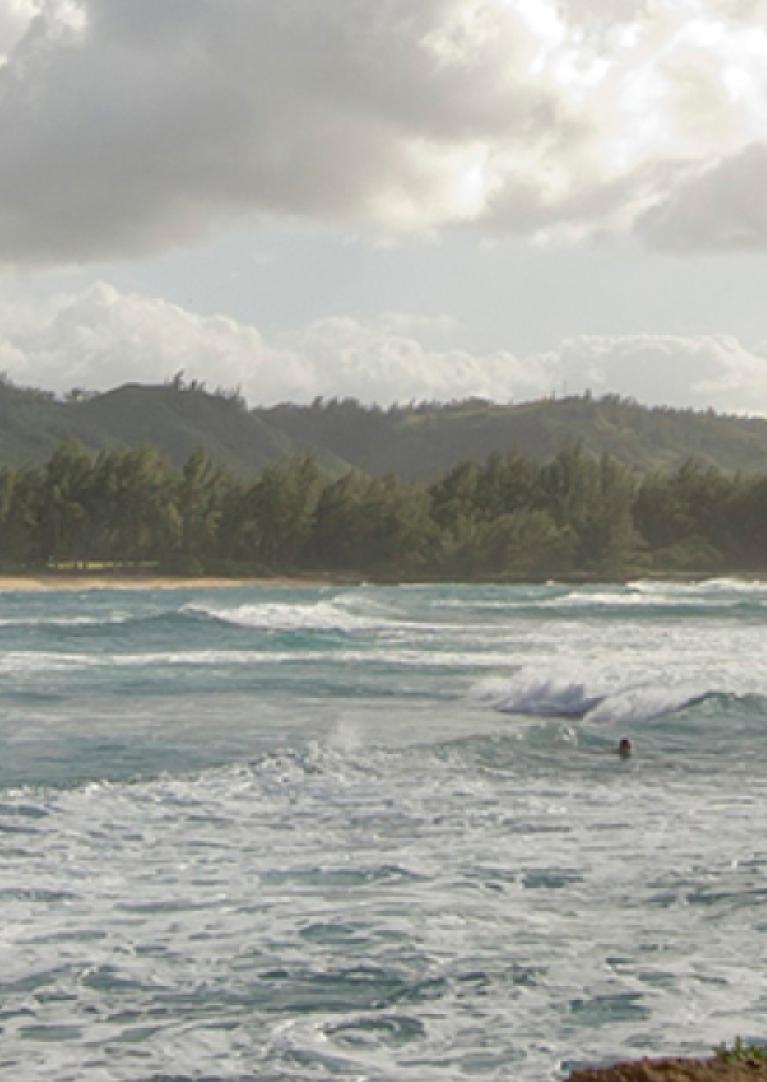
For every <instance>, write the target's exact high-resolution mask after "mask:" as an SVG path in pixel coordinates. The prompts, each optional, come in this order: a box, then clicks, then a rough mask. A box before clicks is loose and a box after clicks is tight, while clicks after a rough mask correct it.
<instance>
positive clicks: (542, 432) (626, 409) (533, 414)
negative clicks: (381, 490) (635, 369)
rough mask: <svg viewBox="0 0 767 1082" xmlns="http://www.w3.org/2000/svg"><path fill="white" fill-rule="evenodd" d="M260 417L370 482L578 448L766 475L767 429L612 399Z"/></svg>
mask: <svg viewBox="0 0 767 1082" xmlns="http://www.w3.org/2000/svg"><path fill="white" fill-rule="evenodd" d="M261 416H263V417H264V418H268V419H269V421H270V422H271V423H272V424H274V425H275V427H279V428H280V430H281V431H283V432H286V433H287V434H288V435H289V436H291V438H292V439H293V440H295V441H296V443H298V444H301V445H302V446H304V447H311V446H321V447H324V448H327V449H328V450H330V451H332V452H333V454H335V455H337V456H338V457H339V458H341V459H344V460H346V461H348V462H353V463H354V464H355V465H357V466H359V467H361V468H362V469H365V470H367V471H369V472H370V473H373V474H381V473H386V472H388V471H392V472H394V473H396V474H398V475H399V476H401V477H404V478H408V479H410V480H426V479H430V478H434V477H436V476H438V475H439V474H441V473H444V472H445V470H447V469H449V468H450V467H451V466H453V465H455V464H456V463H457V462H460V461H463V460H465V459H475V460H477V461H483V460H484V459H485V458H487V456H488V455H490V454H491V453H493V452H494V451H500V452H502V453H504V452H507V451H519V452H521V453H523V454H524V455H526V456H529V457H530V458H533V459H535V460H537V461H539V462H540V461H545V460H548V459H550V458H552V457H553V456H554V455H555V454H556V453H557V452H558V451H559V450H560V449H561V448H562V447H564V446H566V445H568V444H573V443H581V444H582V446H583V447H584V448H585V449H586V450H589V451H593V452H595V453H601V452H602V451H607V452H609V453H610V454H612V455H614V456H615V457H616V458H617V459H618V460H619V461H621V462H622V463H624V464H625V465H626V466H630V467H632V468H633V469H636V470H639V471H641V472H649V471H651V470H654V469H661V470H672V469H674V468H676V467H678V466H679V465H681V464H682V463H683V462H684V461H685V460H686V459H688V458H690V457H695V458H698V459H700V460H701V461H702V462H703V463H707V464H712V465H714V464H715V465H717V466H719V467H720V468H721V469H724V470H727V471H733V472H734V471H738V470H740V471H744V472H747V473H752V472H758V471H763V470H764V469H765V468H767V420H763V419H761V418H743V417H729V416H722V415H718V414H715V413H713V412H712V411H709V412H705V413H696V412H694V411H692V410H671V409H648V408H647V407H644V406H640V405H638V404H637V403H635V402H630V401H623V400H621V399H619V398H617V396H608V397H606V398H602V399H592V398H591V397H589V396H585V397H572V398H563V399H545V400H543V401H538V402H529V403H524V404H522V405H515V406H501V405H494V404H492V403H489V402H484V401H481V400H469V401H467V402H461V403H456V404H451V405H432V404H428V405H422V406H414V407H408V408H405V409H399V408H393V409H390V410H387V411H382V410H377V409H372V410H371V409H366V408H364V407H362V406H360V405H359V403H356V402H354V401H353V400H348V399H347V400H344V401H340V402H339V401H337V400H331V401H330V402H327V403H322V404H320V403H315V404H314V405H313V406H311V407H298V406H277V407H275V408H274V409H271V410H266V411H261Z"/></svg>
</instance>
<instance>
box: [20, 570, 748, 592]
mask: <svg viewBox="0 0 767 1082" xmlns="http://www.w3.org/2000/svg"><path fill="white" fill-rule="evenodd" d="M721 579H732V580H740V581H742V582H765V581H767V576H766V575H764V574H763V573H758V572H743V571H723V572H719V573H716V574H714V573H709V574H705V573H701V572H695V571H679V572H676V573H671V572H657V571H656V572H651V573H645V574H641V573H638V574H637V575H614V576H610V575H609V574H602V575H599V574H593V573H589V572H581V573H580V574H579V573H577V572H570V573H569V574H564V575H554V576H551V577H545V578H544V577H543V576H530V577H529V578H516V577H513V578H512V577H509V578H494V579H485V578H474V579H441V578H439V579H438V578H429V577H428V576H425V577H423V578H407V577H406V578H401V579H397V578H389V577H377V576H375V575H370V576H366V575H362V574H355V573H354V572H346V573H344V572H323V571H314V572H307V574H306V575H301V574H295V575H288V574H285V575H280V574H275V575H262V576H258V575H237V576H232V577H229V576H224V575H169V574H155V573H152V572H147V571H117V572H113V571H97V570H93V571H90V570H83V571H39V572H35V571H29V572H20V571H16V572H8V573H5V574H3V573H0V594H2V593H15V592H30V593H40V592H45V591H77V590H194V589H201V590H226V589H229V590H234V589H243V588H255V589H261V590H272V589H294V590H297V589H302V588H304V589H318V588H319V587H322V586H360V585H363V584H370V585H377V586H400V585H407V586H414V585H415V586H419V585H422V586H435V585H445V586H455V585H475V586H524V585H549V584H557V585H563V586H596V585H623V586H625V585H627V584H628V583H630V582H634V581H645V582H657V583H664V582H678V583H685V584H689V585H692V584H694V583H699V582H707V581H711V580H721Z"/></svg>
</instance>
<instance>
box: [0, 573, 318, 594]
mask: <svg viewBox="0 0 767 1082" xmlns="http://www.w3.org/2000/svg"><path fill="white" fill-rule="evenodd" d="M328 581H329V580H326V579H321V578H310V579H309V578H307V579H299V578H290V577H287V576H274V577H269V578H216V577H214V576H199V577H196V576H195V577H184V576H179V577H175V576H162V575H98V574H88V573H82V574H75V573H72V574H67V573H61V574H48V575H46V574H41V575H3V576H0V593H10V592H13V591H17V590H30V591H38V590H193V589H198V590H212V589H229V590H232V589H236V588H241V587H244V586H247V587H258V588H260V589H275V588H278V587H286V588H288V587H293V588H300V587H313V586H323V585H326V583H327V582H328Z"/></svg>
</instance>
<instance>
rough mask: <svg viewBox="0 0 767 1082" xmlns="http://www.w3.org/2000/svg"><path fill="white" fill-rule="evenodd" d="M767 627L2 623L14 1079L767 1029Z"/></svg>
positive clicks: (303, 602)
mask: <svg viewBox="0 0 767 1082" xmlns="http://www.w3.org/2000/svg"><path fill="white" fill-rule="evenodd" d="M766 632H767V586H762V585H759V584H753V583H738V582H732V581H718V582H709V583H704V584H699V585H673V584H666V585H652V584H649V583H635V584H632V585H629V586H626V587H614V586H602V587H589V588H573V587H567V586H560V585H551V586H538V587H474V586H459V587H448V586H445V587H442V586H430V587H416V588H404V587H403V588H375V587H357V588H344V587H334V588H327V589H322V590H310V589H306V590H240V589H231V590H220V591H205V590H193V591H186V592H177V591H171V592H162V591H157V592H151V591H147V592H135V593H133V592H117V591H115V592H111V591H105V592H88V593H75V594H67V593H62V594H54V593H50V594H31V593H29V594H25V593H17V594H3V595H0V647H1V648H2V654H0V710H1V713H0V748H1V749H2V755H1V756H0V918H1V919H0V1075H1V1076H2V1077H3V1078H9V1079H10V1078H13V1079H30V1080H32V1079H34V1080H38V1079H42V1078H49V1079H52V1080H53V1079H55V1080H56V1082H64V1080H70V1079H71V1080H73V1082H74V1080H77V1082H80V1080H89V1082H90V1080H96V1079H98V1080H102V1079H103V1080H107V1079H125V1080H127V1079H130V1080H132V1082H139V1080H142V1082H143V1080H146V1082H149V1080H154V1082H159V1080H160V1079H173V1080H178V1082H181V1080H186V1079H189V1080H191V1079H195V1080H197V1079H210V1080H213V1079H263V1080H269V1082H272V1080H274V1082H277V1080H283V1079H284V1080H288V1079H290V1080H295V1079H299V1080H302V1079H306V1080H310V1079H311V1080H315V1079H355V1080H368V1079H370V1080H381V1082H383V1080H395V1079H396V1080H408V1082H411V1080H412V1082H429V1080H431V1079H434V1080H437V1079H439V1080H440V1082H444V1080H445V1079H460V1078H469V1077H472V1078H473V1077H477V1078H484V1079H504V1080H508V1079H514V1080H519V1082H528V1080H529V1082H540V1080H547V1079H551V1080H554V1079H560V1078H563V1077H565V1076H566V1074H567V1073H568V1070H569V1069H570V1067H571V1066H572V1065H574V1064H578V1063H585V1062H604V1061H607V1060H610V1059H613V1058H615V1057H618V1056H626V1055H629V1056H633V1055H640V1054H649V1053H653V1052H701V1051H707V1050H710V1048H711V1046H712V1044H714V1043H716V1042H718V1041H720V1040H731V1039H732V1038H733V1037H735V1036H736V1035H741V1036H742V1037H744V1038H746V1039H749V1038H758V1037H764V1036H765V1023H764V1019H765V1016H766V1015H767V984H766V983H765V976H764V974H765V973H766V972H767V876H766V874H765V873H766V872H767V765H766V764H767V649H766V647H767V637H766V634H765V633H766ZM623 735H628V736H630V737H631V739H632V740H633V741H634V744H635V754H634V756H633V757H632V758H631V759H630V760H628V761H625V762H624V761H621V760H620V759H619V758H618V757H617V755H616V754H615V747H616V744H617V741H618V739H619V737H621V736H623Z"/></svg>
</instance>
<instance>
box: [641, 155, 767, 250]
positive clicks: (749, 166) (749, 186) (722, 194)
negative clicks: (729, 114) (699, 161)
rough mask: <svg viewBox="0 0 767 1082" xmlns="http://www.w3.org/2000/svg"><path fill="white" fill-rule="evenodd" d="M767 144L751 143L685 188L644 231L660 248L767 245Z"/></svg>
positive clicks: (652, 213) (650, 214)
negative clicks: (766, 194) (766, 199)
mask: <svg viewBox="0 0 767 1082" xmlns="http://www.w3.org/2000/svg"><path fill="white" fill-rule="evenodd" d="M765 191H767V143H752V144H751V145H750V146H749V147H747V148H746V149H745V150H743V151H741V152H740V153H738V154H736V155H733V156H732V157H729V158H725V159H724V160H723V161H721V162H719V163H718V164H716V165H715V166H713V167H712V168H709V169H705V170H703V171H701V172H700V173H699V174H698V175H697V176H695V177H693V178H691V179H690V180H688V181H687V182H686V183H684V184H682V185H681V186H680V187H679V188H678V189H677V190H676V191H675V192H674V193H673V195H672V196H670V197H669V198H668V200H666V202H664V203H662V204H660V205H659V206H656V207H653V208H652V209H651V210H649V211H647V212H646V213H645V214H644V215H643V217H642V218H641V219H640V221H639V230H640V232H642V233H643V234H644V236H645V237H646V238H647V239H648V240H649V241H650V243H652V244H654V245H655V246H656V247H660V248H670V249H676V250H678V251H684V250H689V249H700V248H720V249H724V248H756V249H759V248H763V247H765V245H767V202H766V201H765V198H764V194H765Z"/></svg>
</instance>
